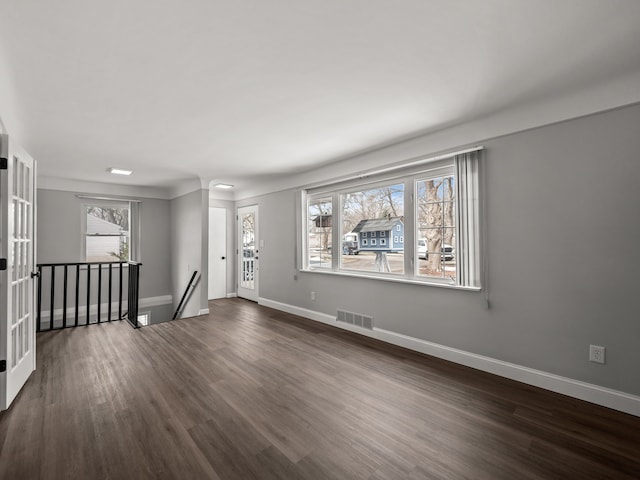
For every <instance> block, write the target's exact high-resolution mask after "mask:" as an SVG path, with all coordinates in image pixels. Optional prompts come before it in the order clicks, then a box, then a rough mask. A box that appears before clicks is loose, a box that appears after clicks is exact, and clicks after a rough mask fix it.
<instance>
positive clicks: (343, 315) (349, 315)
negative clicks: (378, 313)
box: [336, 310, 373, 330]
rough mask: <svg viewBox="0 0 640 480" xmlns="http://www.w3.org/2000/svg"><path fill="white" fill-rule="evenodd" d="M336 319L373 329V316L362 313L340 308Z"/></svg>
mask: <svg viewBox="0 0 640 480" xmlns="http://www.w3.org/2000/svg"><path fill="white" fill-rule="evenodd" d="M336 321H338V322H342V323H348V324H350V325H355V326H356V327H362V328H366V329H367V330H373V317H370V316H368V315H362V314H360V313H353V312H347V311H346V310H338V315H337V317H336Z"/></svg>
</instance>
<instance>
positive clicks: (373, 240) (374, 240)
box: [371, 238, 376, 247]
mask: <svg viewBox="0 0 640 480" xmlns="http://www.w3.org/2000/svg"><path fill="white" fill-rule="evenodd" d="M374 245H376V239H375V238H372V239H371V246H372V247H373V246H374Z"/></svg>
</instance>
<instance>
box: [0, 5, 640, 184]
mask: <svg viewBox="0 0 640 480" xmlns="http://www.w3.org/2000/svg"><path fill="white" fill-rule="evenodd" d="M0 69H1V70H0V72H1V75H0V76H1V77H2V78H0V101H1V102H2V103H0V116H2V119H3V121H4V123H5V125H6V128H7V129H8V131H9V133H12V134H14V135H16V136H17V137H19V139H20V141H21V142H22V143H23V144H24V146H25V147H26V149H27V150H28V151H29V152H30V153H31V154H32V155H33V156H34V157H36V158H37V159H38V161H39V171H40V174H42V175H46V176H54V177H66V178H71V179H77V180H83V181H97V182H120V183H125V184H126V183H129V184H135V185H146V186H166V185H170V184H172V183H175V182H177V181H180V180H183V179H188V178H197V177H200V178H201V179H203V180H209V179H214V180H217V181H224V182H228V183H232V184H235V185H238V186H242V185H246V184H247V182H254V183H255V182H259V181H261V179H269V178H273V177H274V176H278V175H282V174H290V173H296V172H301V171H305V170H309V169H311V168H314V167H317V166H320V165H323V164H326V163H328V162H333V161H336V160H339V159H342V158H347V157H349V156H353V155H355V154H357V153H359V152H362V151H365V150H368V149H372V148H375V147H377V146H381V145H386V144H390V143H393V142H396V141H399V140H402V139H405V138H408V137H412V136H416V135H419V134H421V133H425V132H429V131H435V130H439V129H442V128H444V127H448V126H452V125H458V124H461V123H464V122H468V121H471V120H474V119H477V118H480V117H482V116H485V115H490V114H492V113H495V112H498V111H501V110H503V109H505V108H508V107H512V106H513V105H518V104H526V103H531V102H536V101H538V100H540V101H542V100H543V99H546V98H549V97H553V96H558V95H562V94H563V93H566V92H571V91H572V90H573V89H576V88H584V87H588V86H589V85H593V84H598V83H602V82H605V81H608V80H611V79H615V78H617V77H620V76H623V75H627V74H629V73H631V72H636V71H639V70H640V1H638V0H606V1H604V0H482V1H480V0H447V1H441V0H437V1H436V0H396V1H391V0H322V1H318V0H314V1H306V0H275V1H264V0H252V1H247V0H235V1H222V0H181V1H178V0H110V1H89V0H56V1H55V2H43V1H38V0H20V1H15V0H0ZM111 166H115V167H122V168H129V169H133V170H135V172H136V173H135V174H134V175H133V176H132V177H130V178H126V179H119V178H114V177H113V176H110V175H109V174H107V173H106V169H107V168H108V167H111Z"/></svg>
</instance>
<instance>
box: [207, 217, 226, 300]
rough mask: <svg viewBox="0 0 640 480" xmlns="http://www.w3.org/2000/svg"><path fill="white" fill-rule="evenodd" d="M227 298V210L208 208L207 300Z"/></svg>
mask: <svg viewBox="0 0 640 480" xmlns="http://www.w3.org/2000/svg"><path fill="white" fill-rule="evenodd" d="M226 296H227V210H226V209H225V208H220V207H209V296H208V298H209V300H214V299H216V298H225V297H226Z"/></svg>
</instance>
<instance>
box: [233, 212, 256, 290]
mask: <svg viewBox="0 0 640 480" xmlns="http://www.w3.org/2000/svg"><path fill="white" fill-rule="evenodd" d="M258 262H259V250H258V207H257V206H256V205H254V206H251V207H242V208H239V209H238V296H240V297H243V298H247V299H249V300H253V301H258V268H259V267H258V266H259V263H258Z"/></svg>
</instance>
